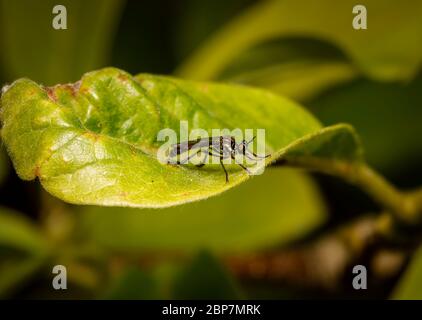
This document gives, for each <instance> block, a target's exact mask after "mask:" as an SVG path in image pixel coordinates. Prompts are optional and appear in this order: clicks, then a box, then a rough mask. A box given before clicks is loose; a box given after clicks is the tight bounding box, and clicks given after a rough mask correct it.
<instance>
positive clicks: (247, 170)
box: [232, 155, 251, 174]
mask: <svg viewBox="0 0 422 320" xmlns="http://www.w3.org/2000/svg"><path fill="white" fill-rule="evenodd" d="M232 159H233V160H235V163H236V158H235V156H233V155H232ZM236 164H238V165H239V166H240V167H241V168H242V169H243V170H245V171H246V172H247V173H248V174H251V172H250V170H249V169H248V168H246V167H245V166H244V165H243V164H241V163H236Z"/></svg>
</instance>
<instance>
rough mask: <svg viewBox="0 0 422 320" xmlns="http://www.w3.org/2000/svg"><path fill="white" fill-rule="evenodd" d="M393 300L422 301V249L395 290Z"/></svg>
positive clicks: (414, 257)
mask: <svg viewBox="0 0 422 320" xmlns="http://www.w3.org/2000/svg"><path fill="white" fill-rule="evenodd" d="M392 298H393V299H401V300H420V299H422V247H420V248H419V249H418V250H417V251H416V252H415V253H414V255H413V258H412V260H411V262H410V264H409V266H408V267H407V270H406V271H405V272H404V274H403V275H402V277H401V279H400V280H399V283H398V285H397V287H396V288H395V290H394V292H393V295H392Z"/></svg>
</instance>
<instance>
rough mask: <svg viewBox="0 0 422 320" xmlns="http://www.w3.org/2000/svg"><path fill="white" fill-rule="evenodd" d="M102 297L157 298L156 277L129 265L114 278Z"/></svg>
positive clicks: (117, 298) (127, 298)
mask: <svg viewBox="0 0 422 320" xmlns="http://www.w3.org/2000/svg"><path fill="white" fill-rule="evenodd" d="M102 298H103V299H110V300H122V299H126V300H136V299H142V300H149V299H159V298H160V296H159V292H158V288H157V281H156V279H155V278H154V277H153V276H152V275H151V274H149V273H147V272H146V271H143V270H140V269H139V268H136V267H130V268H128V269H126V270H124V271H123V273H122V274H121V275H120V276H119V277H118V278H116V279H115V280H114V282H113V284H112V285H111V287H110V288H109V289H108V290H107V292H106V294H105V295H104V296H102Z"/></svg>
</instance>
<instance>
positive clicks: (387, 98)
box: [308, 74, 422, 176]
mask: <svg viewBox="0 0 422 320" xmlns="http://www.w3.org/2000/svg"><path fill="white" fill-rule="evenodd" d="M421 87H422V74H420V75H419V76H418V77H417V78H415V80H413V81H412V82H410V83H407V84H397V83H391V84H382V83H375V82H372V81H369V80H364V79H360V80H358V81H354V82H352V83H350V84H348V85H344V86H341V87H338V88H335V89H334V88H333V89H331V90H329V91H327V92H326V93H324V94H323V95H321V96H320V97H319V98H317V99H315V100H314V101H312V102H310V103H308V105H309V109H310V110H312V111H313V112H314V113H315V114H316V115H317V116H318V118H319V119H321V121H323V123H325V124H327V125H330V124H334V123H337V122H348V123H351V124H352V125H353V126H354V127H355V128H356V130H357V131H358V132H359V135H360V136H361V137H362V141H363V144H364V147H365V150H366V157H367V160H368V162H369V163H370V164H371V165H372V166H374V167H376V168H378V169H380V170H382V171H384V172H386V173H389V174H391V173H394V174H395V175H396V176H400V175H401V174H402V173H403V170H404V169H406V168H409V166H410V165H413V164H417V163H419V162H418V159H421V158H422V140H421V137H422V126H421V120H420V119H422V108H420V106H421V105H422V91H421Z"/></svg>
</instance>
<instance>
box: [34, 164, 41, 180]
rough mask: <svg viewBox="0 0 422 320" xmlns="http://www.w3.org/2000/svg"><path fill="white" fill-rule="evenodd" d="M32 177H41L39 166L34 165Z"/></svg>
mask: <svg viewBox="0 0 422 320" xmlns="http://www.w3.org/2000/svg"><path fill="white" fill-rule="evenodd" d="M34 175H35V176H36V177H38V178H39V177H41V168H40V166H39V165H36V166H35V169H34Z"/></svg>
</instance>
